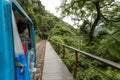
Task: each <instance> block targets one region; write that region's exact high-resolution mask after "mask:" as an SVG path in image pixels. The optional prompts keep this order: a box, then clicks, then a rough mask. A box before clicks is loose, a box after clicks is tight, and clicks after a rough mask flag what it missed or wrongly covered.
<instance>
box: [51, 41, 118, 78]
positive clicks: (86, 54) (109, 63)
mask: <svg viewBox="0 0 120 80" xmlns="http://www.w3.org/2000/svg"><path fill="white" fill-rule="evenodd" d="M52 42H54V43H56V44H58V45H61V46H63V47H66V48H69V49H72V50H74V51H75V54H76V58H78V53H81V54H83V55H85V56H87V57H90V58H92V59H95V60H97V61H99V62H102V63H105V64H107V65H109V66H111V67H114V68H116V69H118V70H120V64H119V63H116V62H113V61H110V60H107V59H104V58H102V57H99V56H96V55H93V54H90V53H87V52H85V51H82V50H79V49H76V48H74V47H71V46H68V45H65V44H62V43H59V42H56V41H52ZM77 63H78V59H76V64H77ZM75 66H77V65H75ZM76 68H77V67H76ZM75 75H76V73H75ZM74 77H75V76H74Z"/></svg>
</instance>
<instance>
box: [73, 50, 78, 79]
mask: <svg viewBox="0 0 120 80" xmlns="http://www.w3.org/2000/svg"><path fill="white" fill-rule="evenodd" d="M77 67H78V52H77V51H75V67H74V73H73V77H74V78H76V75H77Z"/></svg>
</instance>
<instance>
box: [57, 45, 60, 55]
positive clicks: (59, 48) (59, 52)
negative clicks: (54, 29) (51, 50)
mask: <svg viewBox="0 0 120 80" xmlns="http://www.w3.org/2000/svg"><path fill="white" fill-rule="evenodd" d="M57 52H58V54H59V53H60V44H58V51H57Z"/></svg>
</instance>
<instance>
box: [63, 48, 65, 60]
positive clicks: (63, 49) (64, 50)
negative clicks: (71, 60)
mask: <svg viewBox="0 0 120 80" xmlns="http://www.w3.org/2000/svg"><path fill="white" fill-rule="evenodd" d="M64 58H65V46H63V59H64Z"/></svg>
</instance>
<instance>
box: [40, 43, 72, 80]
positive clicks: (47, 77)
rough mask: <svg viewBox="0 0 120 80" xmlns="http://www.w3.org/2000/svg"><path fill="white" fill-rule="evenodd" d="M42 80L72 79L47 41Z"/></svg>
mask: <svg viewBox="0 0 120 80" xmlns="http://www.w3.org/2000/svg"><path fill="white" fill-rule="evenodd" d="M42 80H74V79H73V77H72V75H71V73H70V72H69V71H68V69H67V67H66V66H65V65H64V63H63V62H62V60H61V59H60V58H59V56H58V55H57V53H56V52H55V50H54V49H53V48H52V46H51V44H50V43H49V42H47V43H46V52H45V60H44V68H43V75H42Z"/></svg>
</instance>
